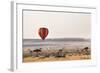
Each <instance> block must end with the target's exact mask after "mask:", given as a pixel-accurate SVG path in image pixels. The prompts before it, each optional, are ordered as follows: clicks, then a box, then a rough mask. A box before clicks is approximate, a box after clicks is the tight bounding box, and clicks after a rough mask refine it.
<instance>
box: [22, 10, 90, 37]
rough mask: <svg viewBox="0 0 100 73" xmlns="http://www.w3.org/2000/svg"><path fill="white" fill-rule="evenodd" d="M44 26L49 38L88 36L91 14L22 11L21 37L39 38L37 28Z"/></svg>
mask: <svg viewBox="0 0 100 73" xmlns="http://www.w3.org/2000/svg"><path fill="white" fill-rule="evenodd" d="M40 27H46V28H48V30H49V34H48V36H47V39H49V38H67V37H71V38H76V37H80V38H90V34H91V33H90V30H91V14H83V13H67V12H66V13H63V12H43V11H24V12H23V38H24V39H40V37H39V35H38V29H39V28H40Z"/></svg>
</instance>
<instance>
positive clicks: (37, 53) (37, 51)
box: [33, 48, 42, 57]
mask: <svg viewBox="0 0 100 73" xmlns="http://www.w3.org/2000/svg"><path fill="white" fill-rule="evenodd" d="M41 49H42V48H39V49H35V50H33V53H34V52H35V53H36V57H39V53H40V52H41V51H42V50H41Z"/></svg>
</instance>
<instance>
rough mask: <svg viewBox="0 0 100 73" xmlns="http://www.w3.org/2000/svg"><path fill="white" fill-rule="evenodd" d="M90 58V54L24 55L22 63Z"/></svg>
mask: <svg viewBox="0 0 100 73" xmlns="http://www.w3.org/2000/svg"><path fill="white" fill-rule="evenodd" d="M88 59H91V55H72V56H68V55H66V56H65V57H25V58H23V62H24V63H28V62H46V61H47V62H48V61H69V60H88Z"/></svg>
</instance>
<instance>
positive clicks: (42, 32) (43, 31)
mask: <svg viewBox="0 0 100 73" xmlns="http://www.w3.org/2000/svg"><path fill="white" fill-rule="evenodd" d="M48 33H49V30H48V29H47V28H45V27H42V28H39V32H38V34H39V36H40V37H41V39H42V40H45V38H46V37H47V35H48Z"/></svg>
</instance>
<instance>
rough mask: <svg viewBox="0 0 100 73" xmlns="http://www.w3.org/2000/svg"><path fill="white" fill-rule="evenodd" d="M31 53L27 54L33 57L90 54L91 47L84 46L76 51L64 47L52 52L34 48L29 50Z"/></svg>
mask: <svg viewBox="0 0 100 73" xmlns="http://www.w3.org/2000/svg"><path fill="white" fill-rule="evenodd" d="M28 51H29V53H28V54H27V55H28V56H31V57H57V58H60V57H66V55H68V56H72V55H90V53H91V52H90V48H89V47H84V48H83V49H80V50H75V51H65V50H64V49H58V50H56V51H54V52H50V51H48V52H47V51H43V49H42V48H39V49H34V50H30V49H29V50H28Z"/></svg>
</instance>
